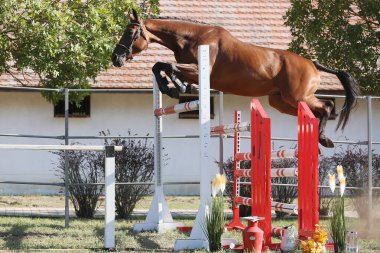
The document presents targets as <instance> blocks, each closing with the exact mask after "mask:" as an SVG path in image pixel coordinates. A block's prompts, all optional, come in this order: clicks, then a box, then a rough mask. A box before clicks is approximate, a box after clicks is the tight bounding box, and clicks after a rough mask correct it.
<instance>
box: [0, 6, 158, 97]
mask: <svg viewBox="0 0 380 253" xmlns="http://www.w3.org/2000/svg"><path fill="white" fill-rule="evenodd" d="M143 4H145V6H149V10H148V8H147V7H145V9H144V10H145V11H148V12H153V14H156V13H158V7H157V5H158V1H157V0H154V1H152V0H151V1H148V4H146V1H143ZM131 8H136V9H138V8H137V4H136V1H132V0H111V1H102V0H88V1H81V0H67V1H59V0H53V1H51V0H29V1H14V0H0V75H1V74H3V73H11V72H12V71H14V70H17V71H26V70H32V71H33V72H34V73H35V74H37V75H38V76H39V78H40V84H41V85H43V86H44V87H48V88H63V87H66V88H88V87H89V85H90V82H91V81H93V80H94V78H95V77H96V75H97V74H98V73H99V72H100V71H102V70H105V69H107V68H109V67H110V62H111V61H110V58H111V53H112V50H113V48H114V45H115V43H116V41H117V36H120V35H121V34H122V32H123V31H124V28H125V25H126V24H127V23H128V20H129V19H128V18H129V17H128V15H126V13H129V12H130V11H131ZM83 95H85V94H84V93H82V94H76V95H75V96H71V99H72V100H76V101H78V100H80V99H81V98H83ZM44 96H45V97H46V98H47V99H48V100H49V101H52V102H57V101H59V100H60V99H62V94H58V93H49V94H48V93H44Z"/></svg>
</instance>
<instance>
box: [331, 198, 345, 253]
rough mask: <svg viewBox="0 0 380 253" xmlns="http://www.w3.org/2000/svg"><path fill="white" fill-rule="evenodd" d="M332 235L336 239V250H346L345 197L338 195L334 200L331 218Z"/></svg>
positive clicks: (337, 252)
mask: <svg viewBox="0 0 380 253" xmlns="http://www.w3.org/2000/svg"><path fill="white" fill-rule="evenodd" d="M329 229H330V235H331V238H332V239H333V241H334V252H335V253H340V252H344V248H345V245H346V230H347V229H346V219H345V217H344V197H338V198H336V199H335V200H334V202H333V207H332V216H331V218H330V224H329Z"/></svg>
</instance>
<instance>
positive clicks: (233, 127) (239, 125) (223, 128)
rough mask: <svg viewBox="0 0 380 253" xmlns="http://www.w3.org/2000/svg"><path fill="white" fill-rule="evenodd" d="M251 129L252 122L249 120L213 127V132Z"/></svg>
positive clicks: (220, 132)
mask: <svg viewBox="0 0 380 253" xmlns="http://www.w3.org/2000/svg"><path fill="white" fill-rule="evenodd" d="M249 131H251V124H250V123H249V122H241V123H237V124H228V125H220V126H214V127H211V134H229V133H237V132H249Z"/></svg>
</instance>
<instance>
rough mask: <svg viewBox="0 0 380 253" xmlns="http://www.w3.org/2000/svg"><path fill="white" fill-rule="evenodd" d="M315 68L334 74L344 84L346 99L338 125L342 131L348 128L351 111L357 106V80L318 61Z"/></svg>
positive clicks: (315, 62)
mask: <svg viewBox="0 0 380 253" xmlns="http://www.w3.org/2000/svg"><path fill="white" fill-rule="evenodd" d="M313 63H314V66H315V67H316V68H317V69H318V70H321V71H324V72H327V73H330V74H334V75H336V76H337V77H338V79H339V81H340V82H341V83H342V85H343V88H344V91H345V93H346V99H345V101H344V104H343V108H342V111H341V112H340V115H339V120H338V125H337V127H336V129H338V128H339V127H340V126H341V125H342V129H344V127H345V126H346V123H347V121H348V118H349V117H350V112H351V110H352V109H353V108H354V107H355V106H356V104H357V101H356V96H358V95H359V89H358V86H357V85H356V81H355V79H354V78H353V77H352V76H351V75H350V74H348V73H347V72H345V71H343V70H335V69H330V68H327V67H325V66H323V65H321V64H320V63H319V62H318V61H314V62H313Z"/></svg>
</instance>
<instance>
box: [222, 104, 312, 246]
mask: <svg viewBox="0 0 380 253" xmlns="http://www.w3.org/2000/svg"><path fill="white" fill-rule="evenodd" d="M234 118H235V120H234V121H235V124H234V125H235V127H234V129H235V132H234V173H233V197H234V198H233V199H234V200H233V204H232V205H233V206H232V211H233V218H232V221H231V223H230V224H229V225H228V226H227V228H229V229H243V228H244V227H245V226H244V225H243V224H242V223H241V222H240V217H239V205H245V206H251V207H252V215H253V216H259V217H264V218H265V219H264V220H263V221H260V222H259V226H260V228H261V229H262V230H263V231H264V242H265V245H266V246H269V247H271V248H273V247H276V245H274V244H272V242H271V237H272V233H273V234H277V235H278V234H281V229H280V228H272V225H271V223H272V222H271V221H272V216H271V209H274V210H276V211H281V212H286V213H291V214H298V226H299V227H298V229H299V236H300V237H307V236H310V234H311V232H312V231H313V230H314V228H315V225H316V224H318V219H319V211H318V210H319V207H318V119H316V118H315V117H314V115H313V114H312V112H311V111H310V109H309V108H308V107H307V105H306V104H305V103H303V102H300V103H299V105H298V148H297V149H288V150H278V151H271V139H270V138H271V135H270V119H269V118H268V116H267V115H266V113H265V111H264V110H263V108H262V106H261V105H260V103H259V102H258V100H255V99H253V100H252V101H251V124H250V126H251V127H250V130H251V152H250V153H242V152H241V151H240V132H242V131H249V128H248V127H246V128H240V127H239V126H240V125H242V124H244V125H248V123H241V116H240V112H235V115H234ZM283 158H298V168H280V169H271V165H270V164H271V163H270V160H271V159H283ZM248 160H250V161H251V164H252V165H251V166H252V167H251V169H241V168H240V162H241V161H248ZM297 176H298V189H299V191H298V206H296V205H293V204H285V203H278V202H274V201H271V178H272V177H297ZM241 178H251V186H252V187H251V188H252V189H251V194H252V195H251V198H247V197H241V196H240V186H241V181H240V180H241Z"/></svg>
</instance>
